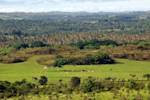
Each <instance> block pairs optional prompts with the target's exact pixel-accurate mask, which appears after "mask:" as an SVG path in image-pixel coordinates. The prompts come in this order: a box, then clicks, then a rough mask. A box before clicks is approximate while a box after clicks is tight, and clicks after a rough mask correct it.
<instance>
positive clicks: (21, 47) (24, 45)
mask: <svg viewBox="0 0 150 100" xmlns="http://www.w3.org/2000/svg"><path fill="white" fill-rule="evenodd" d="M13 47H14V48H15V49H16V50H19V49H24V48H28V47H29V45H28V44H26V43H18V44H15V45H14V46H13Z"/></svg>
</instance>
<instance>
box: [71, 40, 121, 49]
mask: <svg viewBox="0 0 150 100" xmlns="http://www.w3.org/2000/svg"><path fill="white" fill-rule="evenodd" d="M71 45H74V46H76V47H78V48H79V49H97V48H99V47H100V46H110V45H111V46H118V43H117V42H115V41H113V40H103V41H100V40H95V39H94V40H89V41H79V42H76V43H72V44H71Z"/></svg>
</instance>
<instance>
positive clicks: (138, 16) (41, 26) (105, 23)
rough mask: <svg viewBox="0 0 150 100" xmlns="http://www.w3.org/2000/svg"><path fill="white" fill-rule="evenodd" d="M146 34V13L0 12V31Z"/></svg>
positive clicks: (148, 14) (149, 26) (148, 28)
mask: <svg viewBox="0 0 150 100" xmlns="http://www.w3.org/2000/svg"><path fill="white" fill-rule="evenodd" d="M14 30H15V31H21V32H22V33H24V34H51V33H79V32H94V33H125V34H127V33H128V34H143V33H150V12H149V11H147V12H121V13H111V12H98V13H88V12H75V13H73V12H47V13H18V12H16V13H0V34H12V33H13V31H14Z"/></svg>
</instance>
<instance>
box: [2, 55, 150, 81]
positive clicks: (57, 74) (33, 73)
mask: <svg viewBox="0 0 150 100" xmlns="http://www.w3.org/2000/svg"><path fill="white" fill-rule="evenodd" d="M40 57H43V56H34V57H31V58H30V59H28V61H26V62H23V63H17V64H0V80H8V81H12V82H13V81H16V80H22V79H23V78H25V79H27V80H29V81H32V77H39V76H41V75H45V76H47V77H48V78H49V81H50V82H55V81H58V80H64V81H68V80H69V79H70V78H71V77H73V76H79V77H81V78H87V77H88V76H93V77H97V78H106V77H116V78H121V79H129V78H131V74H132V75H136V76H137V78H138V79H142V76H143V75H144V74H148V73H149V72H150V62H146V61H133V60H126V59H117V60H116V61H117V62H118V64H112V65H110V64H109V65H82V66H78V65H66V66H63V67H62V68H53V67H50V68H47V67H46V66H44V65H39V64H38V63H37V62H36V60H37V59H39V58H40Z"/></svg>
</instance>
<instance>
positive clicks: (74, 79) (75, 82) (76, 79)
mask: <svg viewBox="0 0 150 100" xmlns="http://www.w3.org/2000/svg"><path fill="white" fill-rule="evenodd" d="M80 81H81V80H80V77H72V78H71V81H70V85H71V87H72V88H76V87H78V86H79V85H80Z"/></svg>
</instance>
